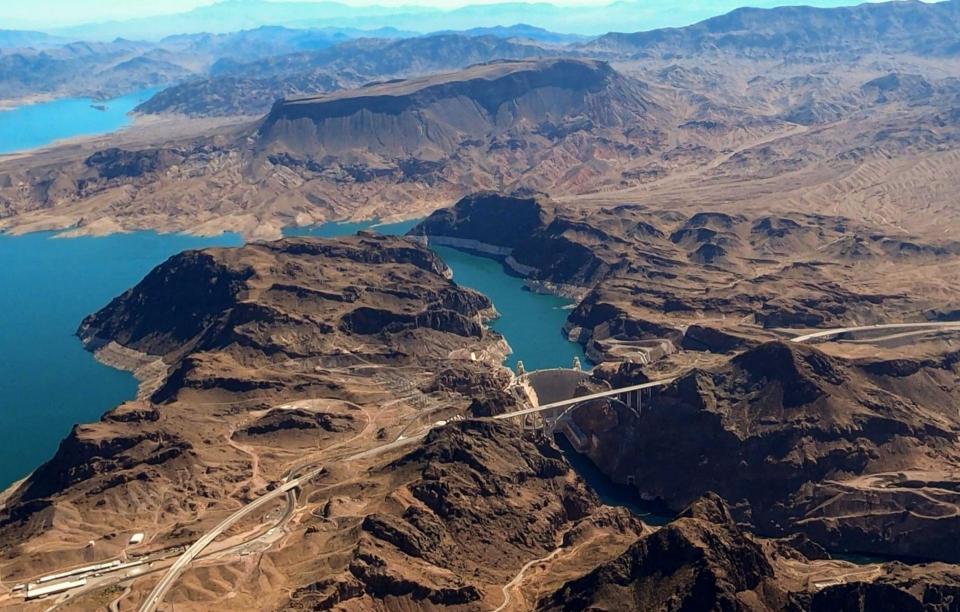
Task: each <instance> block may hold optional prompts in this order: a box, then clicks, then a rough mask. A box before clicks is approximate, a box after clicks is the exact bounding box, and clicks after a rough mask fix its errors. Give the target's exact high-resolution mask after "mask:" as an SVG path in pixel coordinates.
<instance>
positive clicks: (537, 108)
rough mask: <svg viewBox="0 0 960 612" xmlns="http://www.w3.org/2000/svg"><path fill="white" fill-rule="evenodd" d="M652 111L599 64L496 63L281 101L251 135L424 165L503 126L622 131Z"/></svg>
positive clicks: (310, 149)
mask: <svg viewBox="0 0 960 612" xmlns="http://www.w3.org/2000/svg"><path fill="white" fill-rule="evenodd" d="M653 108H654V104H653V103H652V101H650V100H649V99H647V98H646V97H645V94H644V93H643V89H642V87H640V85H639V84H637V83H634V82H632V81H630V80H628V79H626V78H625V77H623V76H621V75H619V74H618V73H617V72H615V71H614V70H613V69H612V68H610V66H608V65H607V64H605V63H602V62H594V61H587V60H566V59H553V60H536V61H498V62H492V63H489V64H480V65H476V66H472V67H470V68H467V69H465V70H463V71H461V72H457V73H451V74H446V75H436V76H431V77H424V78H419V79H410V80H401V81H394V82H388V83H374V84H371V85H369V86H366V87H362V88H360V89H358V90H354V91H350V92H346V93H334V94H330V95H327V96H319V97H309V98H295V99H290V100H284V101H281V102H279V103H277V104H276V105H275V106H274V107H273V109H272V110H271V111H270V114H269V115H267V117H266V119H265V120H264V122H263V124H262V125H261V126H260V128H259V130H258V139H259V146H260V147H261V148H263V149H265V150H268V151H271V152H274V153H276V152H287V153H291V154H294V155H296V156H301V157H303V156H307V157H313V158H321V157H323V156H324V155H343V154H345V153H347V152H349V151H359V150H365V151H368V152H369V153H372V154H375V155H381V156H384V157H386V158H388V159H397V158H400V159H405V158H410V157H413V158H417V159H428V160H429V159H438V158H444V157H447V156H449V155H451V154H453V153H454V151H456V149H457V148H458V147H461V146H470V145H471V143H476V142H477V141H479V142H488V141H489V140H490V139H492V138H495V137H497V136H498V135H500V134H504V133H506V130H504V129H503V127H502V126H505V125H515V126H518V127H519V126H524V129H525V130H528V131H530V132H533V133H536V132H538V131H540V130H542V129H543V128H545V127H547V126H550V127H554V126H555V125H556V124H559V125H566V124H569V123H571V122H574V121H576V125H575V127H573V128H572V129H570V130H568V131H571V132H577V131H579V132H583V131H589V130H591V129H593V128H595V127H597V128H604V127H606V128H611V127H619V128H623V127H624V126H626V125H627V124H629V123H631V122H641V123H644V124H647V123H649V122H650V115H649V113H648V110H652V109H653ZM601 109H602V110H601ZM561 136H562V135H557V136H554V137H553V138H560V137H561ZM474 146H475V145H474Z"/></svg>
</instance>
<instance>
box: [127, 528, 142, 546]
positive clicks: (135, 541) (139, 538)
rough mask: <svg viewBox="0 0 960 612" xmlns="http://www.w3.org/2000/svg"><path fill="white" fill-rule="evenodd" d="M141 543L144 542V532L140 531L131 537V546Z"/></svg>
mask: <svg viewBox="0 0 960 612" xmlns="http://www.w3.org/2000/svg"><path fill="white" fill-rule="evenodd" d="M140 542H143V532H142V531H138V532H137V533H135V534H133V535H132V536H130V546H136V545H137V544H139V543H140Z"/></svg>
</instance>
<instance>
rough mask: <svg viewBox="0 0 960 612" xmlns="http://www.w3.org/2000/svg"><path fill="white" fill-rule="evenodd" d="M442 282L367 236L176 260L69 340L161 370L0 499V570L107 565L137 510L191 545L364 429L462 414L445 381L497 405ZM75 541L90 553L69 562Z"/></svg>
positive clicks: (415, 249)
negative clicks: (127, 353)
mask: <svg viewBox="0 0 960 612" xmlns="http://www.w3.org/2000/svg"><path fill="white" fill-rule="evenodd" d="M448 276H449V270H448V269H447V268H446V266H445V265H444V264H443V262H442V261H441V260H439V259H438V258H437V257H436V256H435V255H434V254H433V253H432V252H431V251H429V250H428V249H426V248H424V247H422V246H420V245H419V244H417V243H415V242H412V241H408V240H404V239H401V238H390V237H383V236H378V235H374V234H363V235H358V236H353V237H347V238H341V239H338V240H325V241H321V240H315V239H289V240H283V241H278V242H273V243H262V244H248V245H247V246H244V247H241V248H236V249H209V250H205V251H188V252H185V253H182V254H179V255H176V256H174V257H172V258H171V259H169V260H168V261H166V262H164V263H163V264H161V265H160V266H158V267H157V268H155V269H154V270H153V271H152V272H151V273H149V274H148V275H147V276H146V277H145V278H144V279H143V280H142V281H141V282H140V283H139V284H137V285H136V286H135V287H133V288H131V289H130V290H128V291H127V292H125V293H124V294H123V295H121V296H119V297H117V298H116V299H114V300H113V301H112V302H111V303H110V304H109V305H107V306H106V307H105V308H103V309H102V310H100V311H99V312H97V313H95V314H93V315H91V316H89V317H87V318H86V319H85V320H84V321H83V323H82V325H81V326H80V329H79V331H78V333H79V335H80V336H81V338H82V340H83V341H84V343H85V344H86V345H87V347H88V348H90V349H92V350H96V349H97V348H99V347H100V346H102V345H103V344H104V343H108V342H113V343H117V344H119V345H122V346H124V347H127V348H129V349H132V350H135V351H138V352H141V353H147V354H150V355H155V356H159V357H161V358H162V359H163V360H164V362H165V363H166V366H167V368H166V371H161V372H159V373H158V375H159V376H160V380H159V381H158V385H157V390H156V391H155V392H154V393H153V394H152V395H150V396H149V397H146V398H144V399H143V400H142V401H138V402H131V403H130V404H127V405H124V406H121V407H119V408H117V409H116V410H114V411H111V412H109V413H107V414H106V415H104V417H103V418H102V420H101V421H100V422H98V423H92V424H87V425H78V426H76V427H75V428H74V429H73V431H72V432H71V433H70V435H69V436H68V437H67V438H66V439H65V440H64V441H63V442H62V443H61V445H60V447H59V449H58V450H57V452H56V454H55V455H54V456H53V457H52V458H51V459H50V460H49V461H48V462H47V463H45V464H44V465H42V466H41V467H40V468H38V469H37V470H36V471H35V472H34V473H33V475H32V476H31V477H30V478H29V479H28V480H27V481H26V482H25V483H24V484H23V485H22V486H21V487H19V488H18V489H17V490H16V491H15V492H14V493H13V495H12V496H11V497H10V498H9V499H8V500H7V501H6V503H5V504H4V506H3V509H2V511H0V541H2V542H3V543H4V548H5V549H6V550H11V551H13V550H16V551H19V553H17V554H18V557H19V558H22V563H21V564H20V565H19V566H18V568H19V569H17V570H14V571H20V572H25V573H28V574H29V573H30V572H33V573H34V574H35V573H38V572H41V571H43V570H44V569H49V568H56V567H58V566H59V564H61V563H63V559H74V557H71V556H70V555H74V554H76V555H78V556H82V555H84V554H86V555H93V557H94V558H101V557H102V556H104V555H106V556H107V557H109V556H111V555H115V554H119V552H120V549H118V548H117V546H119V545H120V541H119V540H116V539H114V538H115V537H116V533H117V531H118V530H123V529H128V528H130V529H137V528H138V521H140V520H141V519H142V517H143V516H144V513H149V514H150V515H151V516H156V517H157V519H156V520H157V521H158V522H157V525H156V527H155V531H153V532H152V533H153V534H154V535H155V537H156V538H157V542H158V543H160V542H163V543H165V544H168V545H171V546H173V545H177V544H179V543H183V542H185V541H192V540H191V538H193V537H195V536H196V535H197V533H198V530H201V529H202V528H203V526H202V524H201V523H203V521H205V520H207V519H209V518H211V517H215V516H217V515H218V514H222V513H223V512H225V511H226V510H228V509H230V508H236V507H238V505H239V504H242V503H245V502H246V501H249V500H250V499H252V498H254V497H256V496H258V495H260V494H262V493H263V491H264V487H266V486H267V485H268V484H269V483H270V482H272V481H275V480H277V479H279V478H281V476H282V472H283V470H285V469H286V467H288V465H289V464H290V463H291V462H293V461H295V460H302V459H303V457H304V456H305V455H306V456H309V455H310V454H314V455H316V454H318V453H320V456H322V453H323V451H324V449H326V448H328V447H334V448H335V447H337V446H338V445H341V444H344V443H345V442H346V441H348V440H356V441H357V442H356V444H357V445H359V448H360V449H362V448H364V445H365V444H377V443H379V442H378V439H377V438H376V433H377V431H378V430H381V429H382V434H381V435H382V436H387V435H390V436H393V437H394V438H395V437H396V436H398V435H399V434H400V425H399V424H398V422H400V421H402V422H404V423H406V424H407V425H408V426H409V427H414V426H416V425H418V422H417V420H418V419H419V418H420V414H419V413H418V410H419V409H422V410H424V411H425V412H424V414H431V415H433V419H434V420H441V419H443V418H451V417H452V416H454V415H455V414H458V413H463V414H466V411H467V409H468V407H469V405H470V402H471V400H472V397H473V396H472V395H471V396H469V397H468V396H466V395H463V394H461V393H459V392H458V391H456V389H458V388H459V383H460V382H461V381H472V384H471V387H470V389H471V392H475V393H479V394H483V393H486V392H502V390H503V387H504V386H505V384H506V382H505V381H504V380H503V377H502V376H500V375H498V374H502V373H500V372H499V367H500V365H499V364H500V363H501V361H502V357H503V353H504V350H505V346H504V344H503V341H502V339H501V338H500V337H499V336H498V335H496V334H494V333H492V332H490V331H488V330H487V329H486V328H485V327H484V326H483V324H482V321H483V319H484V317H486V316H488V315H489V314H490V311H491V305H490V302H489V300H488V299H487V298H485V297H483V296H482V295H480V294H478V293H476V292H474V291H471V290H469V289H464V288H461V287H458V286H456V285H454V284H453V283H452V282H451V281H450V280H449V278H448ZM437 364H443V365H444V366H445V367H446V368H447V370H446V374H445V375H444V376H445V377H444V384H441V383H439V382H438V381H435V380H434V376H435V373H436V372H439V371H441V368H440V367H438V366H437ZM386 366H388V367H386ZM420 386H422V387H423V389H425V390H426V391H420ZM440 387H442V390H440ZM381 404H385V405H387V406H388V407H389V408H388V409H386V410H385V414H386V416H383V415H381V414H380V413H381V411H383V409H381V407H380V406H381ZM367 405H369V407H365V406H367ZM414 405H416V406H418V407H420V408H419V409H415V408H414V407H413V406H414ZM428 409H429V410H428ZM374 419H377V420H381V421H380V422H379V423H378V424H376V426H374ZM429 422H431V423H432V422H433V421H429ZM368 437H369V439H367V438H368ZM261 454H262V456H261ZM208 508H209V509H211V513H212V514H208V513H207V509H208ZM198 517H199V518H198ZM198 520H199V521H200V523H198V522H197V521H198ZM144 527H145V525H143V524H140V525H139V528H144ZM43 534H59V535H58V536H57V537H62V538H63V544H62V546H60V552H59V553H57V554H53V553H48V552H45V550H46V549H44V547H43V545H42V544H39V545H35V541H34V540H33V538H34V537H45V536H44V535H43ZM78 534H82V535H78ZM105 534H107V535H109V534H113V535H109V538H108V539H107V540H103V538H104V537H106V535H105ZM78 538H79V539H80V540H82V541H79V540H78ZM91 539H94V540H97V541H98V542H100V546H98V547H97V548H96V549H94V550H93V551H92V552H89V551H88V552H87V553H84V552H83V551H84V550H86V548H85V547H86V542H87V541H88V540H91ZM58 555H59V556H58ZM64 555H66V556H64ZM76 560H79V561H82V560H83V559H82V558H77V559H76ZM29 575H33V574H29Z"/></svg>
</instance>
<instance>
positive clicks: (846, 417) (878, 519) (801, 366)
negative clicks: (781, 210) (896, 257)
mask: <svg viewBox="0 0 960 612" xmlns="http://www.w3.org/2000/svg"><path fill="white" fill-rule="evenodd" d="M958 382H960V370H958V369H957V359H956V356H955V355H953V356H949V355H948V356H946V357H944V358H942V359H940V360H931V361H926V362H924V361H911V362H910V365H909V366H905V365H904V363H903V362H902V361H896V362H885V361H881V362H877V361H870V362H863V361H847V360H842V359H837V358H834V357H830V356H828V355H826V354H824V353H822V352H820V351H818V350H817V349H815V348H812V347H807V346H802V345H795V344H789V343H781V342H772V343H767V344H763V345H761V346H759V347H757V348H755V349H751V350H748V351H746V352H744V353H743V354H741V355H738V356H736V357H733V358H732V359H730V360H729V361H727V362H726V363H724V364H723V365H721V366H718V367H716V368H712V369H707V370H694V371H692V372H690V373H688V374H685V375H683V376H681V377H680V378H679V379H678V380H676V381H675V382H674V383H673V384H671V385H670V386H668V387H666V388H665V389H663V390H662V391H660V392H658V393H655V394H654V396H653V397H652V398H650V399H649V401H646V402H645V403H644V407H643V410H642V411H641V412H640V413H639V414H637V413H636V412H634V411H631V410H629V409H626V408H623V407H616V406H611V407H610V408H609V409H607V410H606V411H605V412H604V416H603V418H600V417H599V416H597V415H592V414H588V413H586V412H584V413H582V414H577V415H575V416H574V418H575V420H576V421H577V423H578V425H580V427H581V429H582V430H583V431H585V432H589V433H591V434H593V435H594V436H596V438H595V439H594V442H593V443H592V444H591V447H590V450H589V451H588V452H589V454H590V456H591V457H592V458H593V460H594V461H595V462H596V463H597V465H598V466H600V467H601V469H602V470H603V471H604V472H605V473H607V474H610V475H613V476H614V477H615V478H616V479H617V480H618V481H620V482H626V481H627V480H628V479H629V480H632V481H633V482H635V483H636V486H637V488H638V489H639V490H640V492H641V493H642V494H643V495H645V496H649V497H654V498H660V499H663V500H665V501H667V502H668V503H669V504H670V505H672V506H673V507H681V506H683V505H684V504H686V503H688V502H690V501H691V500H692V499H694V498H696V497H698V496H700V495H702V494H704V493H705V492H706V491H709V490H714V491H717V492H718V493H720V494H721V495H723V496H724V497H725V498H727V499H730V500H733V501H734V503H735V510H736V513H737V515H738V517H739V518H740V519H741V520H745V521H748V522H751V523H753V524H754V525H756V526H757V527H758V528H759V529H760V531H761V532H766V533H776V534H783V533H792V532H798V531H799V532H804V533H806V534H808V535H809V536H810V537H811V538H813V539H815V540H816V541H818V542H820V543H821V544H823V545H825V546H828V547H831V548H835V549H849V550H861V551H873V552H878V553H886V554H899V555H911V556H916V557H926V558H938V559H945V560H950V561H957V560H958V559H960V557H957V555H956V553H955V552H954V551H952V550H951V549H950V548H949V547H948V546H944V545H943V544H942V541H941V540H939V539H938V538H937V537H936V536H934V535H933V534H937V533H940V534H942V533H944V532H945V531H953V530H956V529H958V528H960V523H958V522H957V520H956V514H955V513H954V512H953V511H954V510H955V509H956V505H955V504H956V501H957V500H956V495H955V494H954V492H953V491H954V489H955V487H957V486H958V484H957V474H958V473H960V472H958V466H960V454H958V453H957V451H956V440H957V436H958V433H960V420H958V417H957V413H956V406H957V402H958V401H960V394H958V391H957V388H958V387H957V383H958ZM934 481H937V482H938V483H939V484H937V485H934V484H933V482H934ZM867 500H869V501H867Z"/></svg>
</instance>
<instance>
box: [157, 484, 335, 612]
mask: <svg viewBox="0 0 960 612" xmlns="http://www.w3.org/2000/svg"><path fill="white" fill-rule="evenodd" d="M321 471H323V467H317V468H314V469H312V470H310V471H309V472H307V473H306V474H304V475H303V476H300V477H299V478H294V479H293V480H289V481H287V482H286V483H284V484H283V485H282V486H279V487H277V488H276V489H274V490H273V491H270V492H269V493H267V494H266V495H263V496H261V497H258V498H257V499H255V500H254V501H252V502H250V503H249V504H247V505H246V506H244V507H242V508H240V509H239V510H237V511H236V512H234V513H233V514H231V515H230V516H228V517H227V518H225V519H223V520H222V521H220V523H218V524H217V526H216V527H214V528H213V529H211V530H210V531H208V532H207V533H205V534H204V535H203V537H201V538H200V539H199V540H197V541H196V542H194V543H193V545H192V546H190V548H188V549H187V550H186V551H184V553H183V554H182V555H180V558H179V559H177V560H176V562H174V564H173V565H171V566H170V568H169V569H168V570H167V573H166V574H164V575H163V577H162V578H161V579H160V582H158V583H157V586H155V587H154V588H153V590H152V591H150V595H148V596H147V599H146V601H145V602H144V604H143V605H142V606H141V607H140V612H154V611H155V610H156V609H157V606H158V605H159V604H160V602H162V601H163V598H164V596H166V594H167V591H169V590H170V587H171V586H173V584H174V583H175V582H176V581H177V578H179V577H180V574H182V573H183V572H184V570H186V569H187V567H188V566H189V565H190V563H192V562H193V560H194V559H195V558H196V557H197V555H199V554H200V553H201V552H203V549H205V548H206V547H207V546H209V545H210V544H211V543H213V541H214V540H215V539H216V538H217V537H218V536H219V535H220V534H222V533H223V532H224V531H226V530H227V529H229V528H230V527H231V526H233V525H234V524H236V523H237V522H238V521H239V520H240V519H242V518H243V517H245V516H247V515H248V514H251V513H253V512H254V511H256V510H257V509H259V508H262V507H263V506H265V505H266V504H269V503H270V502H272V501H274V500H276V499H278V498H280V497H282V496H285V495H287V492H288V491H290V490H292V489H294V488H296V487H299V486H300V485H301V484H303V483H304V482H307V481H309V480H310V479H311V478H313V477H314V476H316V475H317V474H319V473H320V472H321Z"/></svg>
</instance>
